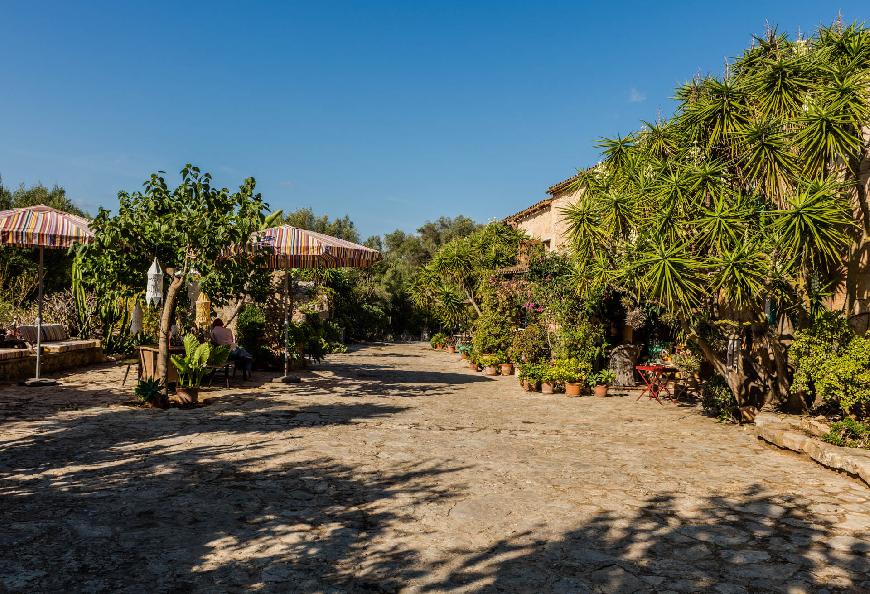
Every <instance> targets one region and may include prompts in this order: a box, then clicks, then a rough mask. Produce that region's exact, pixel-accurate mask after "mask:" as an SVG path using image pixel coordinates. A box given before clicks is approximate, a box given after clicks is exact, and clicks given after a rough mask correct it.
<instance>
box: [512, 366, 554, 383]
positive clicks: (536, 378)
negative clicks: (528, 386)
mask: <svg viewBox="0 0 870 594" xmlns="http://www.w3.org/2000/svg"><path fill="white" fill-rule="evenodd" d="M547 368H549V365H548V364H546V363H521V364H520V365H519V371H518V374H517V375H518V376H519V378H520V379H521V380H522V379H526V380H529V381H531V382H540V381H541V380H543V379H544V373H545V371H546V370H547Z"/></svg>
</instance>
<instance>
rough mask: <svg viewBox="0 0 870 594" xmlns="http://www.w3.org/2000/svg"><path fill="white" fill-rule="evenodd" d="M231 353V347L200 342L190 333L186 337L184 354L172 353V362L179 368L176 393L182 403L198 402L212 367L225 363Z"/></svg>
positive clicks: (191, 403)
mask: <svg viewBox="0 0 870 594" xmlns="http://www.w3.org/2000/svg"><path fill="white" fill-rule="evenodd" d="M229 354H230V349H229V347H226V346H223V345H221V346H212V345H211V344H209V343H208V342H199V340H197V338H196V336H194V335H193V334H188V335H186V336H185V337H184V356H183V357H181V356H179V355H172V356H171V358H172V364H173V365H175V368H176V369H177V370H178V386H177V387H176V389H175V394H176V396H177V397H178V399H179V401H180V402H181V403H182V404H187V405H193V404H196V402H197V400H198V398H199V388H200V386H202V380H203V379H205V376H206V374H207V373H208V372H209V368H210V367H212V368H213V367H220V366H221V365H223V364H225V363H226V361H227V357H228V356H229Z"/></svg>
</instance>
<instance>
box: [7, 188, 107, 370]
mask: <svg viewBox="0 0 870 594" xmlns="http://www.w3.org/2000/svg"><path fill="white" fill-rule="evenodd" d="M93 237H94V236H93V233H91V231H90V229H89V228H88V222H87V221H86V220H85V219H83V218H82V217H78V216H76V215H72V214H69V213H67V212H62V211H60V210H57V209H54V208H51V207H49V206H45V205H42V204H38V205H36V206H28V207H26V208H13V209H12V210H4V211H0V245H5V246H8V247H25V248H26V247H36V248H39V293H38V297H37V303H38V306H37V307H38V309H37V314H36V377H35V378H33V379H32V380H28V382H26V384H27V385H33V386H46V385H53V384H55V383H56V382H55V381H54V380H48V379H42V378H40V371H41V367H42V301H43V281H44V277H45V273H44V267H43V253H44V251H45V248H49V249H64V248H68V247H71V246H72V245H73V244H76V243H89V242H90V241H91V240H92V239H93Z"/></svg>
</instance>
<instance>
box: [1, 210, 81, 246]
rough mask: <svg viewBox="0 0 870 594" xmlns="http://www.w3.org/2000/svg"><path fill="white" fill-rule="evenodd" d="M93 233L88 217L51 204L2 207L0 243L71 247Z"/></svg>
mask: <svg viewBox="0 0 870 594" xmlns="http://www.w3.org/2000/svg"><path fill="white" fill-rule="evenodd" d="M92 237H93V235H92V234H91V231H90V229H88V222H87V221H86V220H85V219H83V218H82V217H78V216H76V215H72V214H69V213H66V212H62V211H59V210H56V209H54V208H51V207H49V206H43V205H41V204H40V205H38V206H28V207H27V208H13V209H12V210H4V211H0V243H3V244H6V245H11V246H12V245H14V246H18V247H44V248H68V247H70V246H72V245H73V244H74V243H88V242H89V241H91V238H92Z"/></svg>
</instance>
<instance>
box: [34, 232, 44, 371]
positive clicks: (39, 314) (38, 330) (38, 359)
mask: <svg viewBox="0 0 870 594" xmlns="http://www.w3.org/2000/svg"><path fill="white" fill-rule="evenodd" d="M44 254H45V248H43V247H42V246H39V289H38V293H37V298H36V299H37V305H36V379H37V380H38V379H39V373H40V371H41V367H42V290H43V289H42V283H43V280H44V274H43V255H44Z"/></svg>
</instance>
